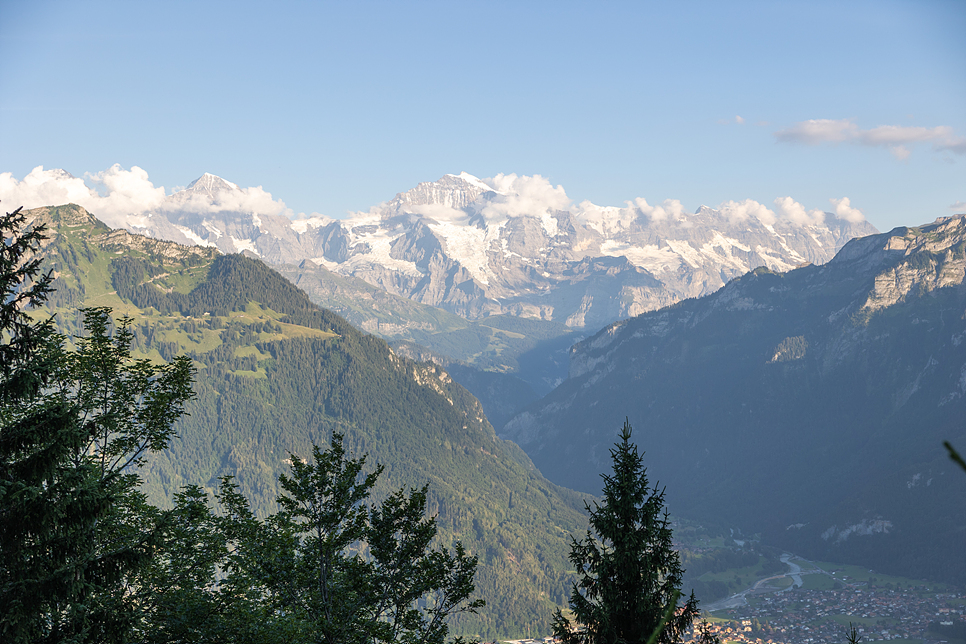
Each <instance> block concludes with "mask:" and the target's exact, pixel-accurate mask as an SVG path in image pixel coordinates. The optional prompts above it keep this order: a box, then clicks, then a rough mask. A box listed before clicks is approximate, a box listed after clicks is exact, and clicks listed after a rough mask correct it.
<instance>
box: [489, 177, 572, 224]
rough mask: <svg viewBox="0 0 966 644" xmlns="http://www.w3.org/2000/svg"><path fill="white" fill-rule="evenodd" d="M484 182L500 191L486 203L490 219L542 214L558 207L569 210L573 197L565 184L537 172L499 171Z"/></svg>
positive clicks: (495, 190)
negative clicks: (533, 173) (511, 172)
mask: <svg viewBox="0 0 966 644" xmlns="http://www.w3.org/2000/svg"><path fill="white" fill-rule="evenodd" d="M483 182H484V183H486V184H487V185H488V186H490V187H491V188H493V190H494V192H497V193H500V194H499V196H498V197H497V198H495V199H494V200H493V201H492V202H490V203H488V204H487V205H486V206H484V207H483V210H482V212H481V214H482V215H483V217H484V218H485V219H486V220H487V221H500V220H504V219H508V218H510V217H519V216H520V215H531V216H536V217H540V216H542V215H545V214H547V213H549V212H552V211H554V210H567V209H569V208H570V204H571V200H570V197H568V196H567V193H566V192H564V189H563V186H556V187H554V186H553V185H551V183H550V182H549V181H548V180H547V179H545V178H543V177H541V176H540V175H539V174H535V175H533V176H532V177H528V176H522V177H518V176H517V175H515V174H498V175H496V176H495V177H491V178H488V179H483Z"/></svg>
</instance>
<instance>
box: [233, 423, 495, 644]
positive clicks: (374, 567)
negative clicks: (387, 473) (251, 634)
mask: <svg viewBox="0 0 966 644" xmlns="http://www.w3.org/2000/svg"><path fill="white" fill-rule="evenodd" d="M365 461H366V458H365V456H363V457H362V458H358V459H356V458H349V457H348V456H347V455H346V452H345V449H344V447H343V437H342V435H341V434H338V433H336V434H334V435H333V439H332V445H331V447H330V448H329V449H328V450H325V451H322V450H320V449H319V448H318V447H315V448H314V449H313V454H312V462H311V463H309V462H303V461H302V460H300V459H299V458H297V457H295V456H293V457H292V474H291V476H290V477H289V476H284V475H283V476H281V477H280V483H281V485H282V488H283V490H284V492H283V494H282V495H280V496H279V498H278V503H279V506H280V507H281V510H280V512H279V513H277V514H275V515H273V516H271V517H269V518H268V519H267V520H266V521H264V522H259V521H257V520H256V519H255V518H254V516H253V515H252V513H251V510H250V509H249V508H248V505H247V502H246V501H245V499H244V498H243V497H242V496H241V495H239V494H238V492H237V490H236V489H235V488H234V487H233V485H232V484H231V481H230V480H226V481H225V483H227V485H225V486H223V488H222V491H221V492H220V494H219V498H220V500H221V502H222V503H223V504H224V505H225V507H226V509H227V516H228V517H229V522H230V524H231V527H230V528H229V532H230V533H231V534H232V538H233V539H235V540H236V541H237V543H238V548H237V550H235V551H234V552H233V554H232V556H231V557H230V558H229V562H228V564H227V566H226V568H225V569H226V571H227V575H228V582H227V583H229V584H231V585H234V586H237V587H239V588H260V589H262V592H263V594H264V601H263V604H264V605H265V606H266V607H267V608H268V610H269V611H270V613H271V614H272V615H275V616H280V617H282V618H284V619H285V620H286V621H287V623H286V624H285V625H284V627H285V628H286V629H288V632H290V633H293V634H294V635H295V636H294V637H293V638H292V641H299V642H326V643H328V642H340V643H352V642H360V643H361V642H414V643H415V642H425V643H427V644H435V643H441V642H443V641H444V640H445V638H446V635H447V633H448V626H447V624H446V621H445V620H446V618H447V617H448V616H449V615H453V614H456V613H460V612H464V611H469V612H475V611H476V610H477V609H478V608H479V607H481V606H482V605H483V602H482V600H475V601H469V596H470V595H471V594H472V592H473V590H474V586H473V576H474V573H475V570H476V564H477V559H476V557H472V556H468V555H467V554H466V552H465V550H464V549H463V547H462V545H461V544H459V543H457V544H456V545H455V547H454V552H452V553H451V552H449V551H447V550H445V549H434V548H432V547H431V544H432V541H433V539H434V537H435V536H436V522H435V519H434V518H426V516H425V513H426V488H425V487H424V488H422V489H419V490H410V491H409V493H406V492H405V491H403V490H399V491H397V492H395V493H394V494H391V495H390V496H389V497H388V498H386V499H385V500H384V501H383V502H382V503H381V504H378V505H373V506H370V505H367V502H368V499H369V495H370V492H371V490H372V487H373V485H375V482H376V480H377V478H378V477H379V475H380V474H381V472H382V467H377V468H376V470H375V471H374V472H372V473H371V474H367V475H363V474H362V469H363V466H364V465H365Z"/></svg>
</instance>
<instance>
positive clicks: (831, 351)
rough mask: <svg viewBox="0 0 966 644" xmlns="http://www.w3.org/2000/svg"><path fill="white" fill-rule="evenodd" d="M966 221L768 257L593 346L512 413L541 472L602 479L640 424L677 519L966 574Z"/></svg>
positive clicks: (583, 481) (580, 481)
mask: <svg viewBox="0 0 966 644" xmlns="http://www.w3.org/2000/svg"><path fill="white" fill-rule="evenodd" d="M964 274H966V217H964V216H957V217H951V218H943V219H940V220H937V221H936V222H935V223H933V224H929V225H925V226H921V227H918V228H897V229H895V230H893V231H892V232H890V233H886V234H881V235H872V236H869V237H864V238H861V239H856V240H853V241H852V242H850V243H849V244H847V245H846V246H845V247H844V248H843V249H842V250H841V251H840V252H839V253H838V254H837V255H836V257H835V258H834V259H833V260H832V261H831V262H829V263H828V264H826V265H823V266H814V265H809V266H806V267H803V268H799V269H796V270H792V271H789V272H786V273H778V272H773V271H770V270H768V269H765V268H760V269H757V270H755V271H753V272H751V273H749V274H747V275H745V276H743V277H740V278H737V279H735V280H732V281H731V282H730V283H728V284H727V285H726V286H725V287H724V288H722V289H721V290H720V291H718V292H717V293H714V294H713V295H710V296H706V297H703V298H700V299H694V300H688V301H684V302H681V303H679V304H677V305H675V306H671V307H668V308H666V309H663V310H660V311H655V312H651V313H645V314H643V315H640V316H638V317H635V318H631V319H629V320H626V321H623V322H620V323H616V324H614V325H611V326H610V327H607V328H605V329H604V330H602V331H601V332H600V333H598V334H596V335H595V336H593V337H591V338H589V339H587V340H585V341H584V342H582V343H580V344H578V345H576V346H575V347H574V349H573V352H572V357H571V369H570V376H569V378H568V380H567V381H566V382H564V383H563V384H562V385H561V386H560V387H558V388H557V389H556V390H554V391H553V392H551V393H550V394H549V395H548V396H547V397H545V398H544V399H543V400H541V401H539V402H538V403H535V404H534V405H532V406H531V407H530V408H528V410H527V411H526V412H524V413H521V414H520V415H518V416H516V417H515V418H514V419H512V420H511V421H510V422H509V423H507V425H506V427H505V429H504V431H503V433H502V434H501V435H502V436H503V437H504V438H509V439H512V440H514V441H516V442H517V443H518V444H519V445H520V446H521V447H523V448H524V449H525V450H526V451H527V453H528V454H529V455H530V456H531V458H533V460H534V462H535V463H536V464H537V466H538V467H540V468H542V470H543V471H544V472H546V473H547V475H548V476H549V477H550V478H551V480H554V481H556V482H557V483H560V484H562V485H568V486H572V487H574V488H576V489H582V490H594V489H596V486H597V484H598V483H597V482H598V472H600V471H601V470H602V469H604V468H605V467H606V463H607V454H608V452H607V450H608V448H609V447H610V444H611V442H612V441H611V431H612V428H613V427H614V426H616V425H617V424H619V423H620V422H621V421H622V420H623V419H624V417H625V416H629V417H630V420H631V423H632V424H633V425H634V426H635V428H637V429H638V430H639V431H638V433H636V434H635V436H636V437H637V439H638V441H639V444H640V446H641V447H642V449H644V450H645V451H646V453H647V454H646V457H645V458H646V462H647V463H648V465H649V467H650V468H651V470H650V471H651V473H652V474H653V477H654V479H656V480H659V481H660V483H661V485H667V494H668V500H669V507H670V508H671V509H672V511H673V512H675V513H677V514H680V515H683V516H686V517H690V518H693V519H696V520H698V521H702V522H709V521H715V522H717V523H718V524H719V525H724V526H726V527H733V528H736V529H740V530H742V531H744V532H745V533H746V534H748V533H761V534H763V535H764V536H765V538H766V539H768V540H770V541H771V543H773V544H775V545H782V546H785V547H788V548H793V549H794V551H795V552H800V553H802V554H806V555H810V556H814V557H821V558H823V559H825V560H830V561H854V562H865V563H866V564H867V565H869V566H872V567H876V568H877V569H880V570H884V571H890V570H891V571H894V572H897V573H900V574H904V575H907V576H911V577H927V578H929V577H931V578H935V579H941V580H947V581H953V582H956V583H964V582H966V560H964V559H963V556H962V554H963V546H964V544H966V503H964V500H966V477H964V476H963V475H962V472H960V471H958V470H957V469H956V468H955V466H954V464H953V463H952V462H951V461H950V460H949V458H948V457H947V455H946V452H945V450H944V449H943V446H942V443H943V441H944V440H949V441H951V442H952V443H953V444H954V445H959V446H960V448H962V446H966V315H964V313H966V285H964Z"/></svg>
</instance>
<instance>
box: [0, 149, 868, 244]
mask: <svg viewBox="0 0 966 644" xmlns="http://www.w3.org/2000/svg"><path fill="white" fill-rule="evenodd" d="M205 177H211V178H213V179H216V180H217V181H215V182H214V183H212V184H211V185H210V187H209V188H208V189H205V190H198V189H195V190H185V189H180V188H176V189H174V190H172V191H170V192H169V191H167V190H166V189H165V187H164V186H155V185H154V183H152V182H151V180H150V178H149V177H148V173H147V171H145V170H144V169H143V168H140V167H138V166H132V167H131V169H130V170H126V169H124V168H122V167H121V166H120V165H119V164H114V165H113V166H111V167H110V168H108V169H106V170H102V171H100V172H93V173H85V175H84V178H80V177H75V176H73V175H72V174H70V173H69V172H66V171H64V170H59V169H52V170H45V169H44V168H43V166H38V167H36V168H34V169H33V170H31V171H30V173H29V174H27V175H26V176H25V177H24V178H23V179H17V178H16V177H14V176H13V174H12V173H10V172H4V173H0V202H2V203H3V204H4V207H6V208H9V209H13V208H16V207H17V206H23V207H24V208H38V207H41V206H50V205H60V204H65V203H76V204H78V205H80V206H83V207H84V208H86V209H87V210H88V211H90V212H92V213H94V214H95V215H96V216H97V217H98V218H100V219H101V220H102V221H104V222H105V223H106V224H108V225H110V226H113V227H123V226H129V225H130V224H131V223H132V217H137V216H138V215H144V216H147V215H150V214H152V213H165V212H168V211H178V212H187V213H194V214H198V215H204V214H207V213H211V214H217V213H221V212H239V213H249V214H256V215H281V216H285V217H289V218H297V219H305V218H321V219H323V220H330V218H329V217H322V216H321V215H319V214H318V213H312V214H311V215H305V214H301V213H300V214H296V213H294V212H293V211H292V210H291V209H290V208H289V207H288V206H286V205H285V202H284V201H282V200H281V199H277V198H275V197H273V196H272V194H271V193H269V192H268V191H266V190H265V189H264V188H262V187H261V186H255V187H247V188H242V187H239V186H237V185H235V184H233V183H231V182H229V181H225V180H223V179H220V178H218V177H214V175H205V176H204V177H202V178H201V179H199V180H198V181H203V180H205ZM459 178H461V179H463V180H465V181H467V182H468V183H470V184H471V185H473V186H475V187H476V188H478V190H479V191H480V192H481V193H482V192H492V193H493V194H492V195H491V198H490V199H487V200H486V201H485V202H483V204H482V207H481V208H480V209H479V210H478V211H477V212H475V213H474V214H473V216H474V217H479V218H481V219H482V221H483V222H484V223H486V224H498V223H500V222H504V221H507V220H509V219H513V218H516V217H521V216H537V217H541V216H542V217H543V219H545V221H544V223H545V225H546V226H547V227H548V228H551V227H555V226H556V221H555V220H553V219H552V218H551V217H550V215H551V214H552V213H554V212H560V211H567V212H571V213H572V214H573V215H574V216H575V217H576V218H577V219H578V220H580V221H582V222H584V223H586V224H587V225H589V226H591V227H593V228H595V229H597V230H598V231H600V232H601V233H605V232H606V230H607V229H611V228H614V227H617V228H622V227H626V226H627V225H628V224H629V223H630V222H631V221H633V220H635V219H637V218H638V217H641V216H643V217H646V218H647V219H648V220H650V221H651V222H664V221H668V222H669V221H677V222H685V221H686V219H687V217H688V211H687V210H686V209H685V207H684V206H683V205H682V204H681V201H680V200H677V199H665V200H664V201H663V202H662V203H661V204H660V205H651V204H649V203H648V202H647V200H646V199H644V198H643V197H638V198H635V199H632V200H628V201H625V202H624V205H623V206H618V207H615V206H598V205H596V204H594V203H591V202H590V201H583V202H581V203H579V204H574V202H573V200H572V199H571V198H570V197H569V196H567V193H566V191H565V190H564V188H563V186H560V185H557V186H554V185H553V184H552V183H551V182H550V181H549V180H548V179H547V178H545V177H542V176H540V175H533V176H525V175H523V176H521V175H517V174H497V175H496V176H494V177H489V178H485V179H477V178H476V177H473V176H472V175H469V174H467V173H465V172H464V173H462V174H460V175H459ZM192 186H194V184H192ZM199 187H200V186H199ZM406 194H408V193H400V194H399V195H397V196H396V199H394V200H392V201H390V202H383V203H380V204H377V205H375V206H373V207H372V208H371V209H370V211H369V212H368V213H364V212H356V213H350V214H349V215H348V218H349V219H366V218H371V217H380V216H383V214H384V213H385V212H386V207H387V205H389V204H392V203H393V202H395V201H396V200H398V199H400V198H405V195H406ZM440 201H441V202H440V203H424V204H406V206H407V208H408V210H409V211H410V212H416V213H418V214H420V215H423V216H425V217H430V218H432V219H435V220H438V221H441V222H450V223H468V219H469V217H470V215H468V213H467V211H466V209H465V206H466V204H465V203H461V202H454V201H447V200H446V199H442V200H440ZM829 201H830V202H831V203H832V205H833V206H834V212H835V214H836V215H837V216H839V217H841V218H843V219H846V220H847V221H850V222H853V223H857V222H860V221H864V220H865V216H864V215H863V214H862V212H861V211H860V210H859V209H857V208H855V207H853V206H852V205H851V203H850V201H849V198H848V197H842V198H832V199H830V200H829ZM774 205H775V208H774V209H772V208H769V207H768V206H766V205H764V204H762V203H759V202H757V201H755V200H752V199H744V200H742V201H727V202H724V203H722V204H720V205H719V206H718V207H717V209H716V210H718V211H720V212H721V213H722V214H723V215H724V216H726V217H727V218H728V219H729V220H730V221H731V222H732V223H740V222H742V221H745V220H747V219H748V218H749V217H754V218H755V219H757V220H759V221H761V223H762V224H764V225H766V226H771V225H773V224H774V223H775V222H776V221H779V220H782V219H786V220H788V221H791V222H794V223H798V224H812V225H820V224H821V223H822V221H823V220H824V217H825V213H824V212H823V211H822V210H819V209H814V208H813V209H806V208H805V206H803V205H802V204H800V203H798V202H796V201H795V200H794V199H792V197H789V196H785V197H779V198H777V199H775V200H774ZM702 207H704V206H702ZM699 210H700V208H699Z"/></svg>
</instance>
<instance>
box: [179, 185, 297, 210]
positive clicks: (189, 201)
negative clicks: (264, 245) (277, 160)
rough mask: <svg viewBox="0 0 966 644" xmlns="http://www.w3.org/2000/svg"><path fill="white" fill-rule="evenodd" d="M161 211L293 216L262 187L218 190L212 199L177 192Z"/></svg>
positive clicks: (202, 194) (202, 195) (282, 203)
mask: <svg viewBox="0 0 966 644" xmlns="http://www.w3.org/2000/svg"><path fill="white" fill-rule="evenodd" d="M160 208H161V209H162V210H170V211H187V212H196V213H215V212H244V213H249V212H250V213H255V214H258V215H287V216H292V215H293V213H292V212H291V210H289V209H288V208H287V207H286V206H285V202H283V201H282V200H280V199H279V200H276V199H273V198H272V194H271V193H270V192H266V191H265V190H264V189H263V188H262V187H261V186H256V187H254V188H240V187H238V186H234V184H233V186H232V189H230V190H219V191H216V192H214V194H212V195H211V196H209V195H207V194H206V193H192V194H188V193H185V192H176V193H175V194H173V195H171V197H169V198H168V199H167V200H165V203H164V204H163V205H161V206H160Z"/></svg>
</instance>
